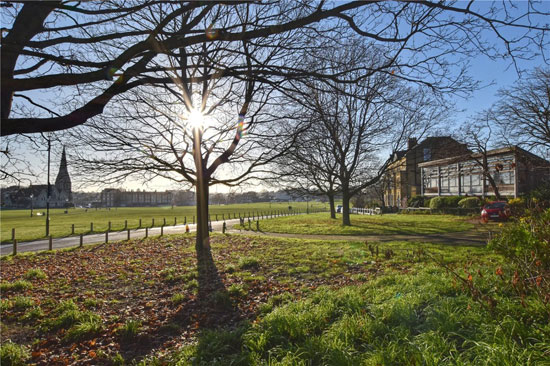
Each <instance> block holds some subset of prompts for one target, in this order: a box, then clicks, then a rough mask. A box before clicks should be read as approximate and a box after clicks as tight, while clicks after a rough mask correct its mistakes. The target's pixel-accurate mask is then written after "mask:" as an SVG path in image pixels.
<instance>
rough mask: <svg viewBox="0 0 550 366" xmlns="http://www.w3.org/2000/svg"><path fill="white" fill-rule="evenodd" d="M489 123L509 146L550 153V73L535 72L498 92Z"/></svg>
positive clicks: (549, 70) (538, 70)
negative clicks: (498, 130)
mask: <svg viewBox="0 0 550 366" xmlns="http://www.w3.org/2000/svg"><path fill="white" fill-rule="evenodd" d="M499 96H500V100H499V101H498V102H497V103H496V105H495V106H494V107H493V113H492V114H491V117H492V119H493V120H494V122H496V124H497V125H498V126H499V127H500V128H501V131H500V137H501V138H503V139H504V140H505V141H507V142H508V143H509V144H510V145H512V144H513V145H520V146H523V147H526V148H527V149H537V148H539V149H542V150H546V151H547V152H548V150H549V149H550V69H548V68H546V69H544V68H536V69H534V70H532V71H531V73H529V74H528V75H527V76H526V77H524V78H522V79H520V80H518V82H517V83H515V84H514V86H512V87H510V88H507V89H502V90H500V91H499Z"/></svg>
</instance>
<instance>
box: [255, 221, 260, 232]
mask: <svg viewBox="0 0 550 366" xmlns="http://www.w3.org/2000/svg"><path fill="white" fill-rule="evenodd" d="M256 231H260V220H258V221H256Z"/></svg>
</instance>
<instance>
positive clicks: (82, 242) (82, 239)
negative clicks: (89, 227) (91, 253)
mask: <svg viewBox="0 0 550 366" xmlns="http://www.w3.org/2000/svg"><path fill="white" fill-rule="evenodd" d="M83 245H84V234H80V243H79V244H78V246H79V247H81V248H82V246H83Z"/></svg>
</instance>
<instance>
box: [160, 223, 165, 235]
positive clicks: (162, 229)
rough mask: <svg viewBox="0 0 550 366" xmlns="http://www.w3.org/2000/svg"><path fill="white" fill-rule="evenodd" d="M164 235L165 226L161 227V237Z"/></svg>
mask: <svg viewBox="0 0 550 366" xmlns="http://www.w3.org/2000/svg"><path fill="white" fill-rule="evenodd" d="M163 235H164V225H163V226H161V227H160V236H163Z"/></svg>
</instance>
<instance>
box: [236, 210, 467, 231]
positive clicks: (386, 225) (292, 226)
mask: <svg viewBox="0 0 550 366" xmlns="http://www.w3.org/2000/svg"><path fill="white" fill-rule="evenodd" d="M351 224H352V225H351V226H343V225H342V217H341V215H337V218H336V219H331V218H330V216H329V214H328V213H316V214H309V215H298V216H284V217H277V218H273V219H268V220H262V221H260V230H261V231H264V232H272V233H291V234H325V235H383V234H404V235H407V234H410V235H415V234H416V235H426V234H441V233H448V232H457V231H465V230H470V229H473V228H474V225H473V224H472V223H470V222H468V221H467V219H465V218H464V217H458V216H452V215H402V214H385V215H373V216H370V215H351ZM236 227H237V228H239V227H240V226H236ZM245 227H246V228H248V226H247V225H245ZM251 227H252V230H256V225H251Z"/></svg>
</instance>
